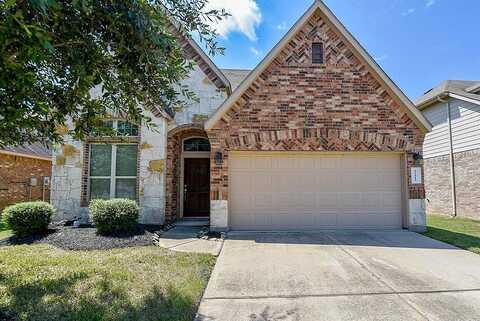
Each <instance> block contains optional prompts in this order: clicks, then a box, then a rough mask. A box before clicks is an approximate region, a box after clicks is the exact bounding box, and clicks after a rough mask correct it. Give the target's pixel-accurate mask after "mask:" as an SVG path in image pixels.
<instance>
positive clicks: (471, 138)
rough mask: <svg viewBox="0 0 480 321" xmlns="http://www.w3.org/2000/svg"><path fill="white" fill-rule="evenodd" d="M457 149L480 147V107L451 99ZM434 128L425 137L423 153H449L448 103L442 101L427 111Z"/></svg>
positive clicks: (425, 112)
mask: <svg viewBox="0 0 480 321" xmlns="http://www.w3.org/2000/svg"><path fill="white" fill-rule="evenodd" d="M450 108H451V118H452V136H453V152H454V153H459V152H464V151H468V150H473V149H476V148H480V106H479V105H475V104H472V103H468V102H465V101H462V100H458V99H451V100H450ZM423 114H424V115H425V117H426V118H427V119H428V120H429V121H430V122H431V123H432V125H433V129H432V131H431V132H430V133H427V135H426V136H425V141H424V145H423V155H424V157H425V158H432V157H437V156H442V155H448V153H449V148H450V147H449V137H448V119H447V104H446V103H438V104H435V105H432V106H431V107H429V108H427V109H425V110H424V111H423Z"/></svg>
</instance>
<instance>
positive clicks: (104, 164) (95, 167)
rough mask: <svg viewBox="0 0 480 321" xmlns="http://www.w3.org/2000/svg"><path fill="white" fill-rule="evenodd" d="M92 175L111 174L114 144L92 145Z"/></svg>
mask: <svg viewBox="0 0 480 321" xmlns="http://www.w3.org/2000/svg"><path fill="white" fill-rule="evenodd" d="M90 146H91V149H92V152H91V157H90V176H110V175H111V172H110V169H111V165H112V145H90Z"/></svg>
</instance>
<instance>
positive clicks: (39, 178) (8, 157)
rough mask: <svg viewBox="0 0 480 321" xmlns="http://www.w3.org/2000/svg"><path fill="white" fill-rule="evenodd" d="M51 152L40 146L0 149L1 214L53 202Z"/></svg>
mask: <svg viewBox="0 0 480 321" xmlns="http://www.w3.org/2000/svg"><path fill="white" fill-rule="evenodd" d="M51 173H52V156H51V151H50V150H49V149H48V148H46V147H44V146H43V145H41V144H34V145H25V146H19V147H3V148H1V147H0V210H2V209H3V208H5V207H6V206H7V205H11V204H15V203H18V202H25V201H34V200H44V201H48V200H49V199H50V177H51Z"/></svg>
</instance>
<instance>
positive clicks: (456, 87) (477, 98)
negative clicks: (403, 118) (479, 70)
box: [415, 80, 480, 109]
mask: <svg viewBox="0 0 480 321" xmlns="http://www.w3.org/2000/svg"><path fill="white" fill-rule="evenodd" d="M477 90H480V81H471V80H445V81H443V82H442V83H440V84H439V85H438V86H436V87H434V88H432V89H430V90H429V91H427V92H426V93H425V94H424V95H423V96H421V97H419V98H418V99H417V100H416V101H415V104H416V105H417V107H418V108H419V109H424V108H426V107H428V106H430V105H431V104H433V103H435V102H436V101H438V98H442V97H445V96H454V98H457V99H462V100H466V101H470V102H473V103H477V104H480V94H476V92H477Z"/></svg>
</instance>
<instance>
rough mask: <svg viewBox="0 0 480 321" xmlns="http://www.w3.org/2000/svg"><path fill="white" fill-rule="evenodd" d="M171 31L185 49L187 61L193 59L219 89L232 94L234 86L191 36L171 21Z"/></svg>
mask: <svg viewBox="0 0 480 321" xmlns="http://www.w3.org/2000/svg"><path fill="white" fill-rule="evenodd" d="M170 31H171V32H172V34H174V35H175V36H176V37H177V39H178V41H179V43H180V45H181V46H182V48H183V51H184V54H185V56H186V58H187V59H192V60H193V61H195V63H196V64H197V65H198V66H199V67H200V69H202V71H203V72H204V73H205V75H207V77H208V79H210V81H211V82H213V83H214V84H215V86H217V88H218V89H223V90H226V91H227V93H228V94H230V93H231V92H232V86H231V85H230V82H229V81H228V79H227V77H225V75H224V74H223V72H222V71H221V70H220V68H218V67H217V65H215V63H214V62H213V61H212V60H211V59H210V57H208V55H207V54H206V53H205V51H203V50H202V48H200V46H199V45H198V44H197V43H196V42H195V40H193V39H192V38H191V37H190V36H189V35H185V34H183V33H182V32H181V31H180V30H179V27H178V26H176V25H175V24H174V22H173V21H171V24H170Z"/></svg>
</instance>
